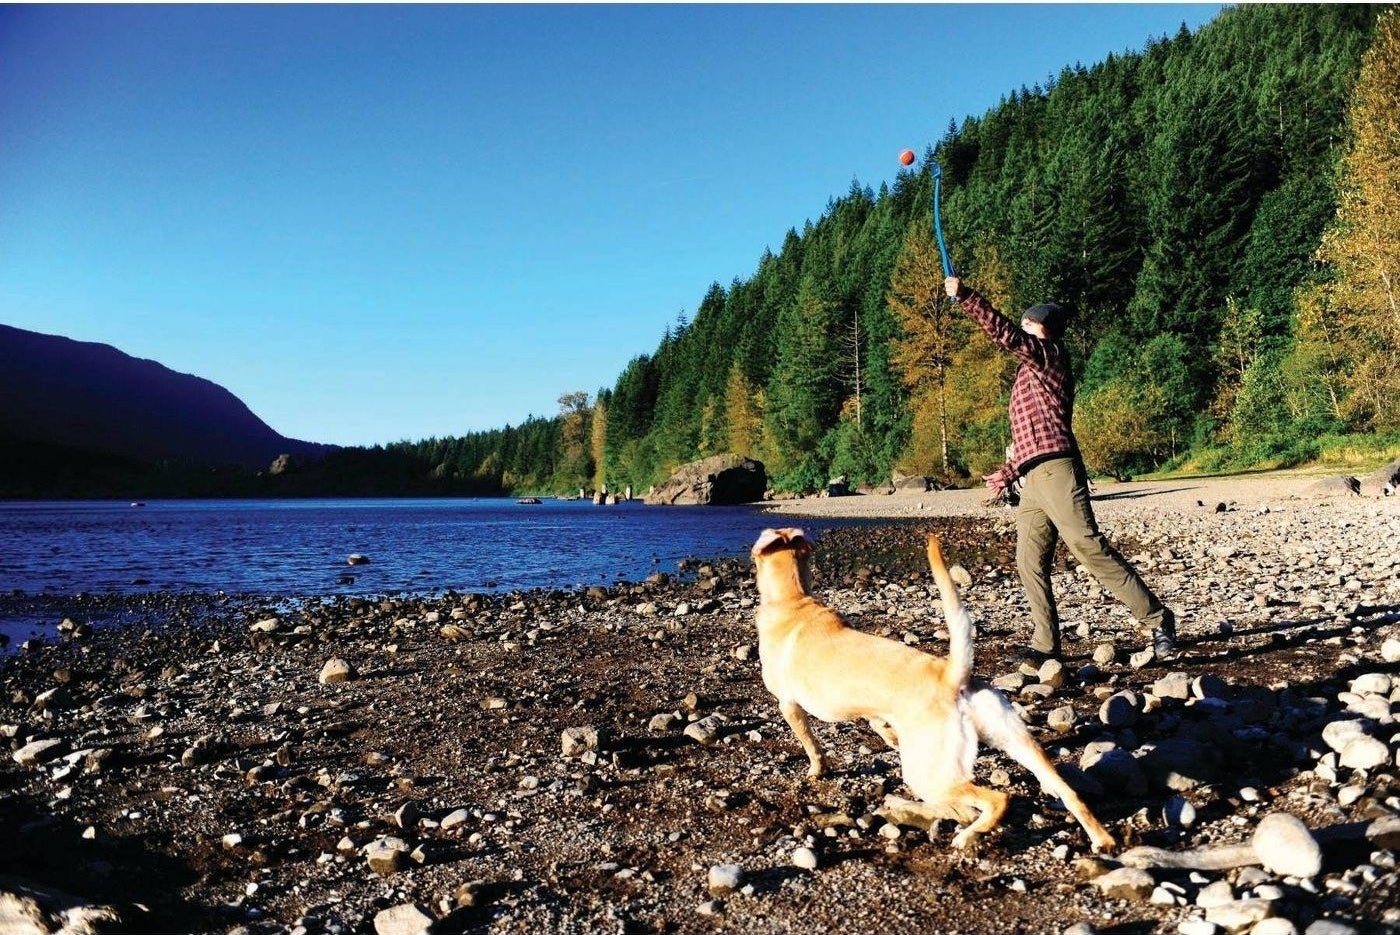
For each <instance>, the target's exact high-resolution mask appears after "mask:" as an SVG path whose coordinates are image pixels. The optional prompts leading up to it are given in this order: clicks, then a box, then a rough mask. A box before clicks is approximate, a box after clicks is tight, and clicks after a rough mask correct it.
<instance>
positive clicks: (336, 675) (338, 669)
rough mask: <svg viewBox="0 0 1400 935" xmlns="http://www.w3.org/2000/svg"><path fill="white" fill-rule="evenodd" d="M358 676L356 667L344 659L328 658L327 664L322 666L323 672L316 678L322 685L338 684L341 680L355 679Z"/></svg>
mask: <svg viewBox="0 0 1400 935" xmlns="http://www.w3.org/2000/svg"><path fill="white" fill-rule="evenodd" d="M355 678H356V672H355V667H354V666H352V665H350V663H348V662H346V661H345V660H344V659H338V658H336V659H327V660H326V664H325V665H323V666H321V674H320V675H318V676H317V677H316V680H317V681H318V682H320V683H321V684H322V685H336V684H339V683H341V682H349V681H353V680H354V679H355Z"/></svg>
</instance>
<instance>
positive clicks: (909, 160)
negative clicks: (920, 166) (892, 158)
mask: <svg viewBox="0 0 1400 935" xmlns="http://www.w3.org/2000/svg"><path fill="white" fill-rule="evenodd" d="M899 161H900V162H902V163H904V164H905V165H906V166H912V165H913V164H914V151H913V150H912V149H906V150H905V151H904V152H902V153H900V154H899Z"/></svg>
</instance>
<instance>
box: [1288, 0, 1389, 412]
mask: <svg viewBox="0 0 1400 935" xmlns="http://www.w3.org/2000/svg"><path fill="white" fill-rule="evenodd" d="M1347 122H1348V131H1349V138H1348V146H1347V151H1346V154H1345V155H1344V156H1343V158H1342V163H1341V172H1340V179H1339V182H1338V200H1337V218H1336V220H1335V221H1334V222H1333V224H1332V226H1331V227H1330V228H1329V229H1328V230H1327V231H1326V233H1324V234H1323V238H1322V244H1321V246H1320V247H1319V248H1318V252H1317V258H1318V260H1319V261H1320V262H1321V263H1323V264H1325V265H1326V266H1327V267H1328V268H1329V269H1330V272H1331V276H1330V278H1329V281H1327V282H1324V283H1323V284H1321V285H1319V286H1317V287H1315V288H1313V289H1311V290H1309V291H1307V292H1306V293H1304V294H1303V295H1301V296H1300V298H1299V303H1298V349H1297V352H1296V353H1295V355H1294V362H1295V364H1300V365H1302V364H1306V366H1303V367H1301V368H1300V369H1303V370H1306V371H1307V373H1306V374H1304V375H1303V379H1313V380H1316V381H1318V382H1319V383H1320V385H1321V386H1322V387H1323V388H1324V389H1325V390H1326V399H1327V402H1328V404H1329V405H1330V407H1331V409H1332V412H1331V415H1332V417H1333V418H1335V419H1336V420H1337V421H1339V422H1341V423H1342V424H1343V425H1345V426H1346V427H1347V428H1348V429H1351V430H1353V431H1375V432H1393V431H1397V430H1400V11H1397V9H1395V8H1393V7H1392V8H1391V9H1389V10H1387V11H1386V12H1384V13H1382V14H1381V15H1380V17H1379V18H1378V20H1377V23H1376V33H1375V39H1374V41H1373V43H1372V45H1371V48H1370V49H1369V50H1368V51H1367V52H1366V55H1365V57H1364V58H1363V59H1362V63H1361V71H1360V73H1359V75H1358V77H1357V83H1356V88H1355V90H1354V92H1353V94H1352V99H1351V103H1350V106H1349V108H1348V113H1347Z"/></svg>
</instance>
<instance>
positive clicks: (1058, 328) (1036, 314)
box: [1021, 302, 1067, 337]
mask: <svg viewBox="0 0 1400 935" xmlns="http://www.w3.org/2000/svg"><path fill="white" fill-rule="evenodd" d="M1021 317H1022V318H1023V319H1027V318H1028V319H1030V320H1031V321H1038V322H1040V323H1041V324H1042V325H1044V326H1045V330H1046V331H1047V332H1048V333H1049V334H1051V335H1054V336H1055V337H1059V336H1060V335H1062V334H1064V333H1065V319H1066V317H1067V316H1066V314H1065V310H1064V307H1063V306H1060V305H1056V304H1055V303H1054V302H1045V303H1043V304H1041V305H1032V306H1031V307H1030V308H1028V309H1026V310H1025V312H1023V313H1022V315H1021Z"/></svg>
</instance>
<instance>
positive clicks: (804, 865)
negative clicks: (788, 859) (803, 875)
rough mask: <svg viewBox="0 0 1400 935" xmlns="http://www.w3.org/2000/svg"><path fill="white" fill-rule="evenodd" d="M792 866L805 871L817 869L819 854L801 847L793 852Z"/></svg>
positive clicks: (808, 848)
mask: <svg viewBox="0 0 1400 935" xmlns="http://www.w3.org/2000/svg"><path fill="white" fill-rule="evenodd" d="M792 865H793V866H794V867H800V868H801V869H803V870H815V869H817V852H816V851H814V850H812V849H811V848H810V847H799V848H797V850H795V851H793V852H792Z"/></svg>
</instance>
